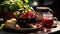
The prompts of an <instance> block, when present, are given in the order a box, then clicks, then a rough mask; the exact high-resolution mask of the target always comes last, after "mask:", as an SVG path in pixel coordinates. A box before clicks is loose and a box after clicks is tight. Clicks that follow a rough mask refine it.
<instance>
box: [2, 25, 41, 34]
mask: <svg viewBox="0 0 60 34" xmlns="http://www.w3.org/2000/svg"><path fill="white" fill-rule="evenodd" d="M41 29H42V27H40V28H20V29H18V28H16V27H13V28H12V27H6V26H4V27H3V30H4V31H6V32H15V33H32V32H37V31H39V30H41Z"/></svg>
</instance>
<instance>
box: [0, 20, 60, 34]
mask: <svg viewBox="0 0 60 34" xmlns="http://www.w3.org/2000/svg"><path fill="white" fill-rule="evenodd" d="M59 30H60V21H59V22H58V25H57V27H56V28H52V29H51V32H52V33H54V32H57V31H59ZM0 34H48V33H46V32H43V31H38V32H35V33H11V32H5V31H3V30H1V31H0Z"/></svg>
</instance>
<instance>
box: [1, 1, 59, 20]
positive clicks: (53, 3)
mask: <svg viewBox="0 0 60 34" xmlns="http://www.w3.org/2000/svg"><path fill="white" fill-rule="evenodd" d="M2 1H4V0H0V3H1V2H2ZM59 4H60V3H59V0H29V5H30V6H32V7H33V8H34V9H35V10H36V7H41V6H42V7H43V6H44V7H50V8H51V9H52V10H53V11H54V16H56V17H57V18H58V19H59V20H60V14H59V13H60V10H59V9H60V8H59V7H60V6H59ZM0 14H1V13H0ZM0 17H2V15H0Z"/></svg>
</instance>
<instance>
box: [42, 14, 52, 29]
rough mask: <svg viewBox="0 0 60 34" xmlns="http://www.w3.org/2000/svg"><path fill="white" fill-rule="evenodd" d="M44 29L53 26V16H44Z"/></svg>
mask: <svg viewBox="0 0 60 34" xmlns="http://www.w3.org/2000/svg"><path fill="white" fill-rule="evenodd" d="M42 23H43V27H45V28H51V27H52V25H53V16H52V15H47V14H46V15H43V18H42Z"/></svg>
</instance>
